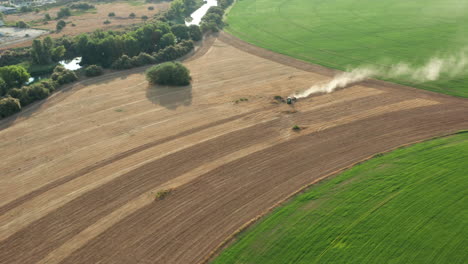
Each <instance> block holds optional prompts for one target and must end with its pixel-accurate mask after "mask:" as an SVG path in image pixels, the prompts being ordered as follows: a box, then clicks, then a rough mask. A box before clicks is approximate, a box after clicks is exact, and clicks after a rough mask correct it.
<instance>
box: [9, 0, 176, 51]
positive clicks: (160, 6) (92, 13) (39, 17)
mask: <svg viewBox="0 0 468 264" xmlns="http://www.w3.org/2000/svg"><path fill="white" fill-rule="evenodd" d="M93 4H94V5H95V7H96V9H95V10H89V11H87V12H85V13H83V14H80V15H75V16H70V17H67V18H63V20H64V21H65V22H67V26H66V27H65V28H64V29H63V30H62V31H60V32H54V33H50V34H48V35H49V36H51V37H52V38H58V37H61V36H63V35H66V36H75V35H79V34H81V33H86V32H93V31H95V30H97V29H102V30H122V29H124V28H125V27H128V26H130V25H134V24H138V23H142V22H144V20H143V19H142V18H141V17H142V16H148V17H149V18H151V17H153V16H154V15H155V14H157V13H159V12H160V11H162V10H167V9H168V8H169V6H170V2H161V3H150V4H142V5H130V4H127V3H124V2H117V3H103V4H98V3H93ZM150 6H153V7H154V10H148V7H150ZM59 10H60V7H56V8H51V9H49V10H47V11H41V12H39V13H35V12H29V13H25V14H13V15H7V16H6V19H5V20H6V21H7V22H17V21H25V22H29V23H32V22H34V21H36V26H34V27H35V28H39V29H45V30H49V31H51V32H53V31H55V27H56V25H57V21H58V20H50V21H48V22H47V24H44V23H43V20H44V16H45V14H50V16H52V18H55V17H56V16H57V12H58V11H59ZM110 12H114V13H115V17H109V16H108V15H109V13H110ZM130 13H135V15H136V18H130V17H129V15H130ZM106 20H109V21H110V22H111V23H110V24H104V21H106ZM72 24H74V25H75V26H73V25H72ZM31 43H32V39H31V38H25V39H24V41H23V42H18V41H16V42H14V43H11V44H8V45H7V44H2V48H4V49H6V48H13V47H25V46H30V45H31Z"/></svg>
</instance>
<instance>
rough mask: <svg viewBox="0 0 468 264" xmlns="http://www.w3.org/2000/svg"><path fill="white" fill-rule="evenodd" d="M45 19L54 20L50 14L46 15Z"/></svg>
mask: <svg viewBox="0 0 468 264" xmlns="http://www.w3.org/2000/svg"><path fill="white" fill-rule="evenodd" d="M44 19H45V20H51V19H52V17H50V15H49V14H45V15H44Z"/></svg>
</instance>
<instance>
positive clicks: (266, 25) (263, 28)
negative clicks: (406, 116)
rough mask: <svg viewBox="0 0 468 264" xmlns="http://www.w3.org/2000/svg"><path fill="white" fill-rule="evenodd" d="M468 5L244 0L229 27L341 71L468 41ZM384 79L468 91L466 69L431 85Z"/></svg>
mask: <svg viewBox="0 0 468 264" xmlns="http://www.w3.org/2000/svg"><path fill="white" fill-rule="evenodd" d="M460 5H461V6H460ZM467 5H468V3H467V4H464V3H462V2H456V1H455V0H448V2H445V1H444V2H443V3H441V2H440V1H436V0H430V1H422V0H417V1H403V0H397V1H391V3H390V2H389V3H387V2H386V1H385V2H381V1H371V0H337V1H319V0H292V1H284V0H269V1H266V0H257V1H253V0H240V1H239V0H238V1H236V2H235V4H234V6H233V7H232V8H231V9H230V11H229V13H228V14H227V16H226V20H227V26H226V28H225V30H226V31H227V32H229V33H230V34H233V35H235V36H236V37H239V38H241V39H242V40H244V41H247V42H249V43H252V44H254V45H258V46H260V47H262V48H266V49H268V50H271V51H274V52H277V53H281V54H284V55H288V56H291V57H294V58H297V59H300V60H303V61H306V62H310V63H315V64H318V65H322V66H325V67H329V68H334V69H339V70H349V69H352V68H354V67H358V66H361V65H369V64H371V65H378V66H390V65H393V64H397V63H399V62H407V63H410V64H414V65H415V66H419V65H422V64H423V63H424V62H427V60H429V58H431V57H434V56H440V55H450V54H451V53H453V52H457V51H459V50H462V49H465V48H466V47H467V46H468V45H467V44H468V40H467V38H466V37H464V36H465V35H467V34H466V33H464V32H465V30H466V28H467V27H466V25H467V24H468V16H466V12H465V13H463V12H461V11H460V10H465V7H466V8H468V6H467ZM422 6H423V7H424V8H423V11H424V12H422V13H421V7H422ZM422 14H424V15H422ZM434 36H437V37H434ZM382 79H383V80H386V81H391V82H395V83H399V84H403V85H408V86H414V87H417V88H421V89H425V90H429V91H434V92H439V93H444V94H448V95H452V96H458V97H468V90H467V89H466V84H467V83H468V76H466V75H464V76H461V77H457V78H454V79H453V78H449V77H447V76H442V78H440V80H438V81H431V82H427V83H416V82H413V81H411V80H410V79H406V78H405V79H403V78H401V79H385V78H382Z"/></svg>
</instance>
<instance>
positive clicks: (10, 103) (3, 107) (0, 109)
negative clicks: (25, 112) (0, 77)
mask: <svg viewBox="0 0 468 264" xmlns="http://www.w3.org/2000/svg"><path fill="white" fill-rule="evenodd" d="M19 111H21V104H20V102H19V100H18V99H16V98H12V97H5V98H2V99H0V118H5V117H7V116H11V115H13V114H15V113H18V112H19Z"/></svg>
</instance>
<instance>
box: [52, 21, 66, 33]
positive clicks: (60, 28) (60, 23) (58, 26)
mask: <svg viewBox="0 0 468 264" xmlns="http://www.w3.org/2000/svg"><path fill="white" fill-rule="evenodd" d="M66 25H67V23H66V22H65V21H63V20H60V21H59V22H57V26H56V27H55V28H56V29H57V31H61V30H62V29H63V28H64V27H65V26H66Z"/></svg>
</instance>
